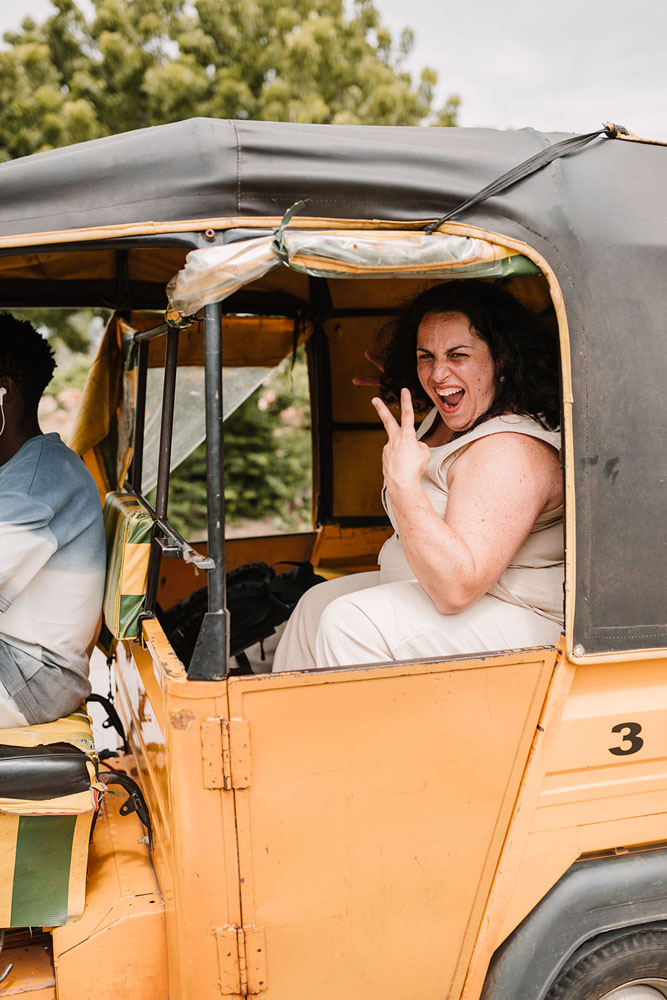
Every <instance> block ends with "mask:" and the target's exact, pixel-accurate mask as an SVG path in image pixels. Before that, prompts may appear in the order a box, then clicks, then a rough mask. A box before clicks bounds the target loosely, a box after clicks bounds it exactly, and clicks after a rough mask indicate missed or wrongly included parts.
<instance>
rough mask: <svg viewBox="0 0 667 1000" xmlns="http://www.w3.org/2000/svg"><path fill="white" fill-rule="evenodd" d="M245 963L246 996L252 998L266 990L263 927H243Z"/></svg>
mask: <svg viewBox="0 0 667 1000" xmlns="http://www.w3.org/2000/svg"><path fill="white" fill-rule="evenodd" d="M243 931H244V935H245V961H246V975H247V979H248V994H249V995H250V996H253V995H254V994H256V993H262V992H263V991H264V990H265V989H267V980H266V946H265V941H264V928H263V927H250V926H248V927H244V928H243Z"/></svg>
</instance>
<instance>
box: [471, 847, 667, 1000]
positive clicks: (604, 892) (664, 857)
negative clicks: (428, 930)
mask: <svg viewBox="0 0 667 1000" xmlns="http://www.w3.org/2000/svg"><path fill="white" fill-rule="evenodd" d="M666 874H667V848H659V849H651V850H645V851H637V852H632V853H628V854H620V855H610V856H606V857H602V858H593V859H587V860H584V861H577V862H575V864H573V865H572V866H571V867H570V868H569V869H568V870H567V871H566V872H565V874H564V875H563V876H562V877H561V878H560V879H559V880H558V882H557V883H556V884H555V885H554V886H553V888H552V889H550V890H549V892H548V893H547V894H546V896H545V897H544V898H543V899H542V900H541V901H540V902H539V903H538V904H537V906H536V907H535V908H534V909H533V910H532V911H531V912H530V913H529V914H528V915H527V916H526V917H525V918H524V919H523V921H522V922H521V923H520V924H519V926H518V927H517V928H516V929H515V930H514V931H513V932H512V934H511V935H510V936H509V937H508V938H507V940H506V941H504V942H503V943H502V944H501V945H500V947H499V948H498V949H497V950H496V952H495V954H494V955H493V958H492V959H491V963H490V965H489V971H488V973H487V976H486V980H485V982H484V988H483V990H482V994H481V1000H507V998H508V997H512V1000H544V997H546V995H547V993H548V991H549V989H550V987H551V986H552V984H553V983H554V981H555V979H556V978H557V976H558V975H559V973H560V972H562V971H563V969H564V968H565V966H566V965H569V964H570V963H571V962H572V960H573V959H574V958H575V956H576V960H577V961H578V960H579V959H580V958H583V957H584V956H585V955H586V954H588V953H589V952H590V951H592V950H593V948H594V947H597V946H598V945H599V944H600V943H601V942H602V941H605V942H606V941H608V940H613V939H614V938H617V937H621V936H623V935H624V934H626V933H629V932H634V931H636V930H639V929H643V928H645V927H656V926H658V925H663V926H667V877H665V876H666Z"/></svg>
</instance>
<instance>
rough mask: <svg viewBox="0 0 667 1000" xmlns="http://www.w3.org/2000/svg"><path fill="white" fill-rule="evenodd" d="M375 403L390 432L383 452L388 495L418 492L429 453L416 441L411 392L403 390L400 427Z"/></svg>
mask: <svg viewBox="0 0 667 1000" xmlns="http://www.w3.org/2000/svg"><path fill="white" fill-rule="evenodd" d="M372 402H373V406H374V407H375V409H376V410H377V413H378V416H379V417H380V420H381V421H382V423H383V424H384V429H385V431H386V432H387V438H388V441H387V443H386V445H385V446H384V448H383V450H382V471H383V473H384V478H385V483H386V485H387V490H388V491H389V495H390V496H391V495H392V493H393V492H394V491H395V490H400V491H401V492H402V493H405V491H406V490H407V491H409V490H410V489H414V488H415V487H417V488H419V481H420V479H421V477H422V476H423V475H424V473H425V472H426V469H427V467H428V463H429V457H430V449H429V447H428V445H426V444H423V443H422V442H421V441H418V440H417V434H416V432H415V413H414V409H413V406H412V398H411V396H410V391H409V389H401V422H400V424H399V423H398V421H397V420H396V418H395V417H394V415H393V414H392V412H391V411H390V409H389V407H388V406H386V405H385V403H383V402H382V400H381V399H380V398H379V397H378V396H375V397H374V398H373V400H372Z"/></svg>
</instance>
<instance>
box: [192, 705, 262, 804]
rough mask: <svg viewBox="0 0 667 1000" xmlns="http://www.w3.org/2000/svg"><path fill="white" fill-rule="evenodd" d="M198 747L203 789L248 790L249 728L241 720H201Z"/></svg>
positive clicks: (249, 760)
mask: <svg viewBox="0 0 667 1000" xmlns="http://www.w3.org/2000/svg"><path fill="white" fill-rule="evenodd" d="M201 746H202V767H203V776H204V788H222V789H224V790H225V791H230V790H231V789H233V788H247V787H248V785H249V784H250V778H251V759H250V726H249V725H248V723H247V722H246V721H245V720H244V719H204V720H203V721H202V724H201Z"/></svg>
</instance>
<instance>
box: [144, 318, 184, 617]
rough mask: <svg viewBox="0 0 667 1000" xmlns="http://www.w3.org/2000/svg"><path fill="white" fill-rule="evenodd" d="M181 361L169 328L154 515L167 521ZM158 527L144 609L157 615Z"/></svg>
mask: <svg viewBox="0 0 667 1000" xmlns="http://www.w3.org/2000/svg"><path fill="white" fill-rule="evenodd" d="M177 364H178V330H169V333H168V334H167V348H166V352H165V359H164V390H163V394H162V422H161V424H160V451H159V457H158V466H157V493H156V497H155V515H156V517H158V518H161V519H162V520H164V519H165V518H166V516H167V506H168V503H169V463H170V461H171V439H172V436H173V430H174V402H175V398H176V368H177ZM159 530H160V529H159V528H158V527H157V526H156V528H155V533H154V536H153V544H152V545H151V555H150V561H149V563H148V583H147V585H146V598H145V600H144V612H145V613H146V614H149V615H153V614H155V602H156V600H157V585H158V580H159V577H160V557H161V554H162V550H161V549H160V546H159V544H158V542H157V533H158V532H159Z"/></svg>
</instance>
